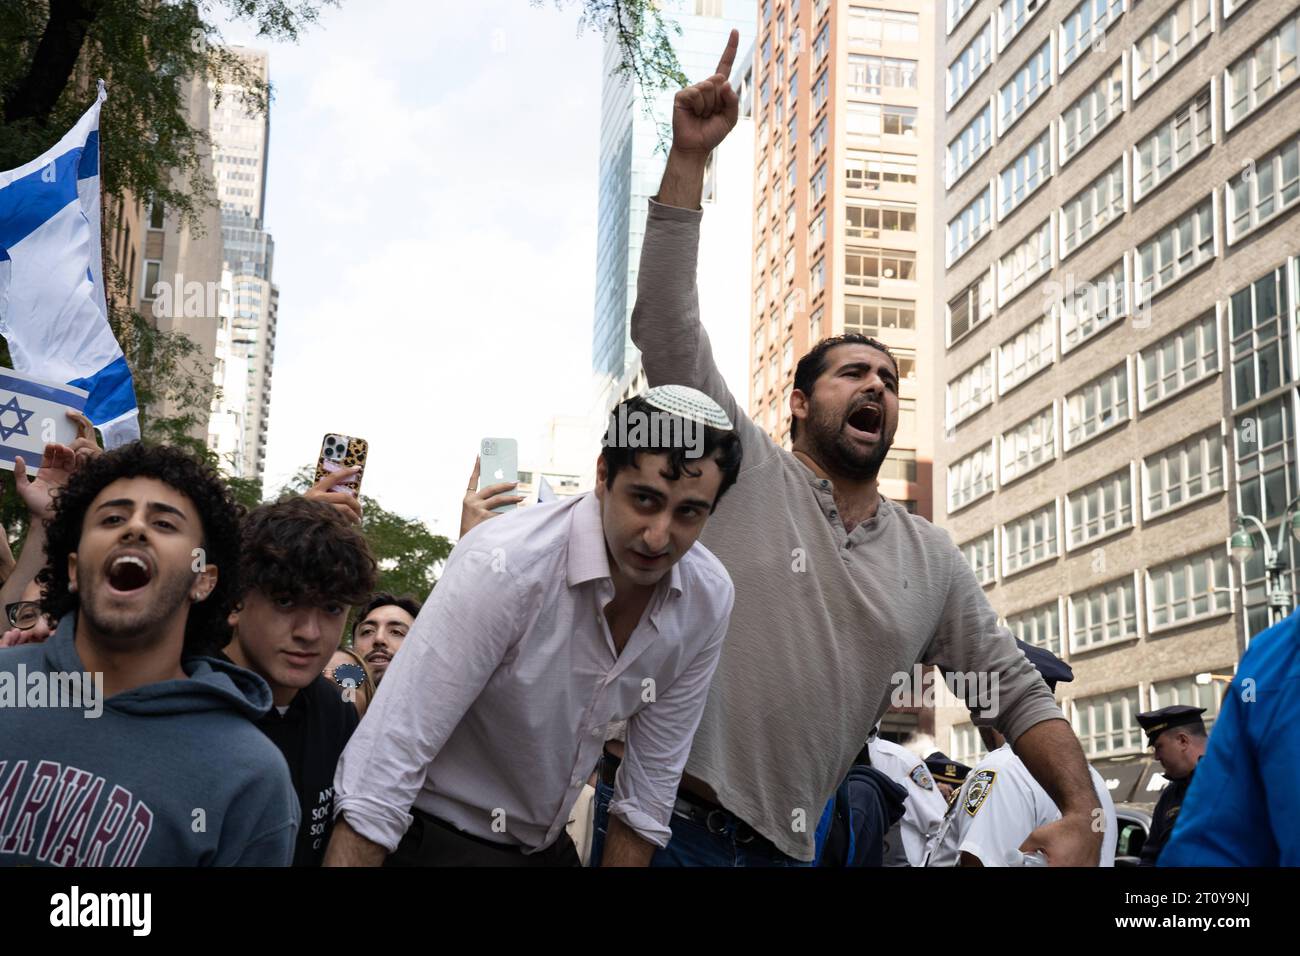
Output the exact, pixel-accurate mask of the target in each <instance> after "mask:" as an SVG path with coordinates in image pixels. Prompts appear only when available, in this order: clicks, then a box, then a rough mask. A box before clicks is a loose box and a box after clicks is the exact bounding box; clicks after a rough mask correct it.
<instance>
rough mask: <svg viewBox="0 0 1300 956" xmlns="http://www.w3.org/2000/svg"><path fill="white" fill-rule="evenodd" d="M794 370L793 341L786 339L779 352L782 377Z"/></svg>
mask: <svg viewBox="0 0 1300 956" xmlns="http://www.w3.org/2000/svg"><path fill="white" fill-rule="evenodd" d="M792 368H794V339H786V340H785V347H784V348H783V349H782V350H781V373H782V374H783V375H784V374H785V373H787V372H789V371H790V369H792Z"/></svg>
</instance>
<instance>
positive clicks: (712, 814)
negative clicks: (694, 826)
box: [704, 809, 727, 833]
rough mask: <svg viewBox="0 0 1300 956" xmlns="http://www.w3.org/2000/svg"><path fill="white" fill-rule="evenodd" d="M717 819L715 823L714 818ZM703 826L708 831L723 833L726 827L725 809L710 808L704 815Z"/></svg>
mask: <svg viewBox="0 0 1300 956" xmlns="http://www.w3.org/2000/svg"><path fill="white" fill-rule="evenodd" d="M715 818H716V819H717V821H718V822H717V823H716V824H715V822H714V820H715ZM704 826H705V828H706V829H707V830H708V831H709V832H710V833H723V832H725V831H726V829H727V811H726V810H721V809H716V810H710V811H709V812H708V813H707V814H705V817H704Z"/></svg>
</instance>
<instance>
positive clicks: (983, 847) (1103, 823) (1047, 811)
mask: <svg viewBox="0 0 1300 956" xmlns="http://www.w3.org/2000/svg"><path fill="white" fill-rule="evenodd" d="M1016 643H1017V644H1019V645H1020V649H1021V650H1022V651H1024V652H1025V656H1026V657H1028V658H1029V660H1030V661H1031V662H1033V664H1034V666H1035V667H1037V668H1038V671H1039V673H1040V674H1042V676H1043V680H1044V681H1046V682H1047V686H1048V688H1049V689H1050V690H1051V691H1052V693H1056V684H1057V682H1058V681H1071V680H1074V671H1072V670H1071V669H1070V665H1069V664H1066V663H1065V662H1064V661H1062V660H1061V659H1060V658H1058V657H1057V656H1056V655H1055V654H1053V653H1052V652H1051V651H1048V650H1045V649H1043V648H1041V647H1034V646H1032V645H1029V644H1026V643H1025V642H1023V641H1017V642H1016ZM979 731H980V737H981V738H983V740H984V746H986V747H988V748H989V754H988V756H986V757H985V758H984V759H983V760H981V761H980V762H979V763H977V764H976V765H975V769H974V770H972V771H971V772H970V773H969V774H968V775H967V777H966V780H965V782H964V783H963V784H962V788H961V790H960V791H959V792H958V794H957V796H956V797H955V798H954V799H953V801H952V804H951V805H950V806H949V807H948V814H947V816H945V817H944V820H943V823H942V824H941V825H940V827H939V832H938V833H937V834H936V835H935V837H934V840H933V842H932V843H931V845H930V851H929V854H928V856H927V859H926V863H925V865H926V866H1046V865H1047V863H1048V860H1047V857H1046V856H1045V855H1044V854H1043V853H1041V852H1039V851H1040V849H1041V847H1040V846H1038V845H1036V844H1035V843H1034V841H1032V840H1030V839H1028V837H1029V834H1030V833H1032V832H1033V831H1034V830H1036V829H1038V828H1039V827H1041V826H1044V825H1045V824H1048V823H1051V822H1052V821H1054V820H1059V819H1060V818H1061V811H1060V810H1059V809H1057V806H1056V804H1055V803H1053V802H1052V798H1051V797H1049V796H1048V795H1047V791H1046V790H1044V789H1043V788H1042V787H1041V786H1040V785H1039V783H1038V781H1037V780H1035V779H1034V778H1033V775H1032V774H1030V772H1029V769H1028V768H1027V767H1026V766H1025V765H1024V762H1023V761H1021V759H1020V758H1019V757H1017V756H1016V754H1015V752H1014V751H1013V750H1012V749H1011V745H1010V744H1009V743H1007V739H1006V738H1005V737H1003V736H1002V735H1001V734H1000V733H998V732H997V731H996V730H994V729H993V728H991V727H981V728H980V729H979ZM1088 774H1089V776H1091V778H1092V788H1093V790H1094V791H1095V792H1096V794H1097V802H1098V803H1099V804H1100V808H1099V809H1098V810H1097V811H1096V815H1095V816H1094V817H1093V821H1092V827H1093V830H1094V832H1100V833H1101V834H1102V843H1101V862H1100V864H1099V865H1101V866H1114V865H1115V845H1116V843H1117V841H1118V839H1119V823H1118V820H1117V819H1116V816H1115V803H1114V801H1113V800H1111V798H1110V791H1109V790H1107V789H1106V782H1105V781H1104V780H1102V778H1101V774H1099V773H1097V771H1096V770H1094V769H1093V768H1092V767H1091V766H1089V767H1088Z"/></svg>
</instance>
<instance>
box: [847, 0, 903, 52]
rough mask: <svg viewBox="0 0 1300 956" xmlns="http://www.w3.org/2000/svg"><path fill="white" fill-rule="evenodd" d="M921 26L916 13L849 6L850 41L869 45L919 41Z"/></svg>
mask: <svg viewBox="0 0 1300 956" xmlns="http://www.w3.org/2000/svg"><path fill="white" fill-rule="evenodd" d="M920 39H921V27H920V23H919V18H918V17H917V15H916V14H915V13H907V12H905V11H902V10H875V9H871V8H869V7H854V6H850V7H849V42H850V43H863V44H866V45H868V46H888V45H893V44H895V43H919V42H920Z"/></svg>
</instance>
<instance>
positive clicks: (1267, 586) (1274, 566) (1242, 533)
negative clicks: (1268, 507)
mask: <svg viewBox="0 0 1300 956" xmlns="http://www.w3.org/2000/svg"><path fill="white" fill-rule="evenodd" d="M1297 507H1300V497H1297V498H1296V499H1295V500H1294V501H1292V502H1291V503H1290V504H1289V505H1287V507H1286V511H1284V512H1283V513H1282V524H1281V526H1280V527H1279V528H1278V529H1277V543H1276V544H1273V543H1272V542H1271V541H1269V539H1268V529H1267V528H1265V527H1264V525H1263V522H1261V521H1260V520H1259V519H1258V518H1256V517H1255V516H1254V515H1238V516H1237V530H1236V531H1234V532H1233V534H1232V538H1231V540H1230V541H1229V542H1228V549H1229V550H1230V551H1231V552H1232V556H1233V558H1234V559H1235V560H1236V561H1237V562H1239V563H1240V564H1241V565H1242V566H1243V567H1242V577H1243V578H1244V577H1245V567H1244V566H1245V563H1246V562H1247V561H1248V560H1250V556H1251V555H1252V554H1254V553H1255V539H1254V537H1253V536H1252V535H1251V533H1250V532H1249V531H1248V530H1247V529H1246V522H1248V521H1249V522H1251V523H1253V524H1254V525H1255V527H1257V528H1258V529H1259V534H1260V537H1261V538H1262V539H1263V541H1264V594H1265V596H1266V598H1267V600H1268V622H1269V624H1270V625H1272V624H1276V623H1278V622H1279V621H1281V620H1283V619H1284V618H1286V617H1287V616H1288V615H1289V614H1290V613H1291V586H1290V585H1289V584H1288V583H1287V580H1286V576H1285V571H1286V552H1285V551H1284V550H1283V543H1284V540H1285V534H1286V529H1287V527H1288V526H1289V527H1290V528H1291V534H1292V535H1293V536H1294V537H1295V539H1296V540H1297V541H1300V512H1297V510H1296V509H1297Z"/></svg>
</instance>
